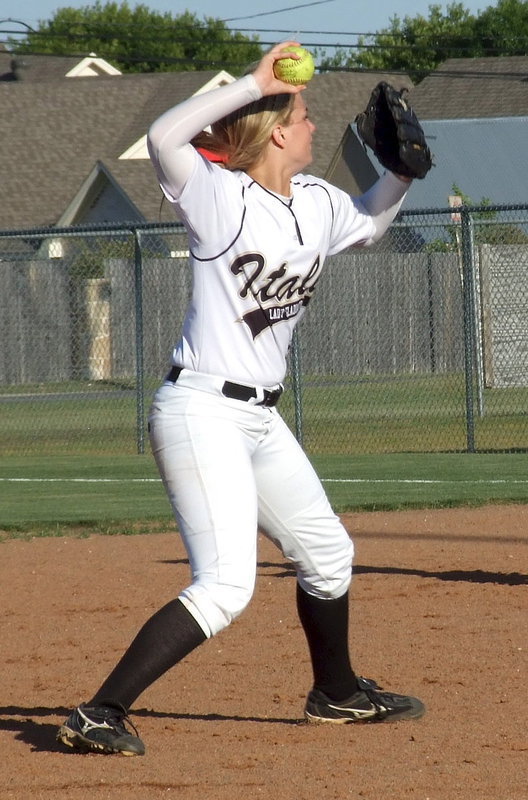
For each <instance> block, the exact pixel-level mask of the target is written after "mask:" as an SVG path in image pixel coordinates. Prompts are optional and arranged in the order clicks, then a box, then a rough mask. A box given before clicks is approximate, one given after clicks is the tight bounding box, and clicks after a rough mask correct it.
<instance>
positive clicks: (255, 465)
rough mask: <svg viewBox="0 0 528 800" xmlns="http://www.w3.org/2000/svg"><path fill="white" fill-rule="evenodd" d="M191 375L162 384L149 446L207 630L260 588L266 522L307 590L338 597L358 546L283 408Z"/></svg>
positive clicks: (191, 595) (197, 614) (190, 603)
mask: <svg viewBox="0 0 528 800" xmlns="http://www.w3.org/2000/svg"><path fill="white" fill-rule="evenodd" d="M186 372H187V371H184V373H183V374H182V376H183V379H182V378H180V379H178V382H177V383H174V384H173V383H164V384H163V385H162V386H161V387H160V388H159V389H158V391H157V392H156V394H155V396H154V400H153V403H152V407H151V410H150V414H149V431H150V440H151V446H152V452H153V454H154V457H155V459H156V462H157V465H158V468H159V471H160V475H161V478H162V480H163V483H164V486H165V489H166V491H167V494H168V497H169V500H170V503H171V506H172V509H173V512H174V515H175V517H176V520H177V523H178V527H179V530H180V533H181V536H182V538H183V542H184V544H185V548H186V551H187V554H188V556H189V561H190V566H191V573H192V582H191V584H190V586H188V587H187V588H186V589H184V590H183V591H182V592H181V594H180V600H181V601H182V602H183V603H184V604H185V606H186V607H187V609H188V610H189V612H190V613H191V614H192V615H193V616H194V618H195V619H196V621H197V622H198V624H199V625H200V626H201V627H202V629H203V631H204V633H205V635H206V636H207V637H210V636H213V635H215V634H216V633H218V632H219V631H220V630H222V629H223V628H225V627H226V626H227V625H229V623H230V622H231V621H232V620H233V619H234V618H235V617H237V616H238V615H239V614H240V613H241V612H242V611H243V610H244V608H245V607H246V606H247V604H248V602H249V600H250V599H251V596H252V594H253V590H254V586H255V577H256V567H257V552H256V551H257V530H258V528H259V527H260V529H261V530H262V532H263V533H264V534H265V535H266V536H267V537H269V538H270V539H271V540H272V541H274V542H275V543H276V544H277V545H278V546H279V548H280V549H281V551H282V553H283V555H284V557H285V558H286V559H288V560H289V561H291V562H292V564H293V565H294V567H295V570H296V572H297V579H298V581H299V583H300V585H301V587H302V588H303V589H304V590H305V591H306V592H308V593H309V594H313V595H315V596H317V597H320V598H323V599H333V598H337V597H341V596H342V595H343V594H344V593H345V592H346V591H347V589H348V586H349V584H350V580H351V572H352V557H353V545H352V542H351V540H350V537H349V536H348V534H347V532H346V530H345V529H344V527H343V526H342V524H341V522H340V521H339V519H338V517H337V516H336V515H335V514H334V513H333V511H332V509H331V507H330V504H329V502H328V499H327V497H326V495H325V492H324V490H323V487H322V485H321V482H320V480H319V478H318V477H317V475H316V473H315V471H314V469H313V468H312V466H311V464H310V462H309V460H308V458H307V457H306V455H305V453H304V452H303V450H302V448H301V447H300V446H299V444H298V442H297V441H296V439H295V437H294V436H293V434H292V433H291V431H290V430H289V428H288V426H287V425H286V423H285V422H284V420H283V419H282V418H281V416H280V414H279V413H278V412H277V410H276V409H275V408H266V407H263V406H258V405H252V404H251V403H247V402H244V401H241V400H231V399H228V398H225V397H223V396H222V395H221V392H220V390H219V389H217V388H215V387H214V386H212V387H209V386H207V381H205V384H206V386H207V388H206V389H205V390H204V389H202V388H201V387H200V388H197V387H196V385H185V384H186V381H185V374H186ZM205 377H206V376H204V378H205ZM190 384H193V382H192V381H190Z"/></svg>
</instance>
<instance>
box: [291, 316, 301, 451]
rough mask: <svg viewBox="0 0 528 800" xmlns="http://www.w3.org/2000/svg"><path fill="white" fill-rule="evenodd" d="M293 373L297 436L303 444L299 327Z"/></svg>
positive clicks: (292, 362) (294, 335)
mask: <svg viewBox="0 0 528 800" xmlns="http://www.w3.org/2000/svg"><path fill="white" fill-rule="evenodd" d="M291 375H292V389H293V402H294V409H295V437H296V439H297V441H298V442H299V444H300V445H301V447H302V446H303V438H304V437H303V419H302V377H301V376H302V373H301V345H300V342H299V334H298V331H297V328H295V329H294V331H293V336H292V345H291Z"/></svg>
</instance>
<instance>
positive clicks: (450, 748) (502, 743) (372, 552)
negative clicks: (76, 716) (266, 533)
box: [0, 506, 528, 800]
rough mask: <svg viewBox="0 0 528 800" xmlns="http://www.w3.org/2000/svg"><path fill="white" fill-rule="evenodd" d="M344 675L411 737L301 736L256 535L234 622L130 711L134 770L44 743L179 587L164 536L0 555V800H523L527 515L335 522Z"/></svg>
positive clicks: (282, 597) (289, 598) (382, 731)
mask: <svg viewBox="0 0 528 800" xmlns="http://www.w3.org/2000/svg"><path fill="white" fill-rule="evenodd" d="M344 520H345V523H346V525H347V528H348V529H349V531H350V533H351V535H352V536H353V538H354V541H355V544H356V561H355V578H354V581H353V591H352V598H353V603H352V614H351V639H352V647H353V660H354V664H355V667H356V669H357V670H358V671H359V672H360V673H362V674H364V675H367V676H369V677H372V678H375V679H376V680H377V681H378V682H379V683H380V684H381V685H384V686H386V688H389V689H393V690H395V691H398V690H400V691H409V692H412V693H416V694H417V696H418V697H420V698H421V699H422V700H423V701H424V702H425V703H426V705H427V708H428V713H427V714H426V716H425V717H424V718H423V719H421V720H418V721H416V722H400V723H393V724H391V725H388V724H385V725H384V724H380V725H361V726H355V725H347V726H326V725H325V726H312V725H307V724H304V723H302V722H301V719H302V710H303V705H304V699H305V695H306V692H307V691H308V689H309V686H310V669H309V663H308V658H307V651H306V647H305V643H304V639H303V636H302V632H301V630H300V627H299V623H298V621H297V619H296V615H295V579H294V577H293V574H292V571H291V569H290V568H289V566H288V565H287V564H286V563H285V562H284V560H283V559H282V556H281V555H280V553H279V552H278V551H277V550H276V549H275V548H274V547H273V546H272V545H270V544H269V543H267V542H266V541H265V540H264V539H262V538H261V540H260V549H259V569H258V583H257V590H256V593H255V597H254V599H253V602H252V604H251V605H250V607H249V609H248V610H247V611H246V612H245V614H244V615H243V616H242V617H241V618H240V619H239V620H238V621H237V622H236V623H235V624H233V625H232V626H231V627H230V628H229V629H228V630H226V631H224V632H223V633H222V634H220V635H219V636H218V637H217V638H215V639H213V640H211V641H209V642H206V643H205V644H204V645H203V646H202V647H201V648H199V649H198V650H196V651H195V652H194V653H192V654H191V656H190V657H189V658H188V659H187V660H186V661H185V662H184V663H183V664H180V665H178V666H177V667H176V668H175V669H174V670H173V671H172V672H170V673H169V674H167V675H165V676H164V677H163V678H161V679H160V680H159V681H158V682H157V683H156V684H154V686H152V687H151V688H150V689H148V690H147V691H146V692H145V693H144V695H142V696H141V697H140V698H139V701H138V703H137V704H136V707H135V709H134V711H135V714H134V716H133V719H134V721H135V723H136V724H137V726H138V728H139V731H140V734H141V737H142V738H143V739H144V741H145V743H146V746H147V754H146V756H145V757H143V758H124V757H122V756H98V755H81V754H77V753H74V752H70V751H67V750H65V749H63V748H62V747H61V746H59V745H58V744H57V743H56V742H55V731H56V728H57V725H58V724H59V723H61V722H62V721H63V718H64V717H65V715H66V714H67V713H68V711H69V709H70V707H71V706H72V705H75V704H77V703H78V702H80V701H81V700H83V699H86V698H87V697H88V696H89V695H90V694H91V693H92V692H93V690H94V689H95V688H96V687H97V685H98V684H99V682H100V681H101V679H102V678H103V677H104V676H105V675H106V673H107V672H108V670H109V669H110V668H111V667H112V666H113V664H114V662H115V661H116V659H117V658H118V656H119V655H120V653H121V652H122V651H123V649H124V647H125V646H126V645H127V644H128V643H129V640H130V639H131V637H132V636H133V635H134V634H135V632H136V631H137V629H138V628H139V626H140V625H141V624H142V622H143V621H144V620H145V619H146V618H147V616H149V615H150V614H151V613H152V612H153V611H154V610H156V608H158V607H159V606H160V605H161V604H162V603H164V602H166V601H168V600H169V599H171V598H172V597H173V596H174V595H175V594H176V593H177V591H178V589H179V588H180V587H181V586H182V585H183V584H184V583H185V582H186V579H187V575H188V564H187V562H186V558H185V554H184V551H183V548H182V546H181V543H180V541H179V538H178V536H177V535H173V534H151V535H139V536H133V537H127V536H107V537H102V536H91V537H88V538H60V539H58V538H55V539H53V538H50V539H34V540H30V541H7V542H4V543H3V544H0V599H1V604H2V617H1V619H2V623H1V657H0V660H1V665H2V666H1V670H2V672H1V674H2V680H1V682H0V743H1V752H2V770H1V775H0V798H1V800H29V798H35V799H36V800H37V799H38V798H45V800H48V798H50V799H51V798H57V797H65V798H68V799H69V800H87V799H88V798H89V799H90V800H92V798H93V799H94V800H102V799H103V798H112V799H113V800H114V799H115V798H119V800H121V798H122V799H123V800H124V799H125V798H126V800H136V798H137V800H149V799H150V798H162V797H163V798H167V797H178V798H179V800H239V799H240V800H242V798H243V799H244V800H247V799H248V798H266V800H279V798H280V800H312V798H313V800H326V799H327V798H328V799H330V798H332V799H333V798H336V800H337V799H339V800H343V799H344V798H348V797H350V798H356V799H357V800H384V799H385V798H387V799H388V800H389V799H390V800H400V798H412V800H427V799H429V800H461V799H462V798H464V800H521V799H522V800H524V798H525V797H526V786H528V770H527V764H528V753H527V751H528V733H527V719H526V696H527V695H526V684H527V678H528V670H527V637H526V632H527V622H526V610H527V605H528V603H527V592H526V583H527V580H528V578H527V573H528V546H527V545H528V533H527V531H528V506H508V507H506V506H498V507H485V508H479V509H458V510H441V511H434V512H433V511H412V512H411V511H408V512H397V513H390V514H389V513H381V512H380V513H369V514H349V515H345V516H344Z"/></svg>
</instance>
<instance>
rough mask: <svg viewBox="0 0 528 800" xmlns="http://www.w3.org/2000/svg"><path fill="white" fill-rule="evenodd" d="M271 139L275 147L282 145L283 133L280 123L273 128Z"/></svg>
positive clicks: (281, 146)
mask: <svg viewBox="0 0 528 800" xmlns="http://www.w3.org/2000/svg"><path fill="white" fill-rule="evenodd" d="M271 139H272V141H273V143H274V144H275V145H277V147H280V148H283V147H284V142H285V138H284V133H283V132H282V127H281V126H280V125H277V126H276V127H275V128H273V132H272V134H271Z"/></svg>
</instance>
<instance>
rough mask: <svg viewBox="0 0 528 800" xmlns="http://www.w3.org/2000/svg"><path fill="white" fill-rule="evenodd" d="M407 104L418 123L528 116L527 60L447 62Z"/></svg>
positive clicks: (504, 59)
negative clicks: (412, 110) (431, 120)
mask: <svg viewBox="0 0 528 800" xmlns="http://www.w3.org/2000/svg"><path fill="white" fill-rule="evenodd" d="M409 101H410V103H411V105H412V107H413V108H414V110H415V111H416V113H417V115H418V117H419V118H420V119H480V118H483V117H522V116H528V56H500V57H497V58H450V59H448V60H447V61H444V62H443V63H442V64H440V65H439V66H438V67H437V69H436V70H434V72H431V73H430V75H428V76H427V77H426V78H424V79H423V80H422V81H421V82H420V83H419V84H418V85H417V86H415V87H414V88H413V89H412V90H411V91H410V92H409Z"/></svg>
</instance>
